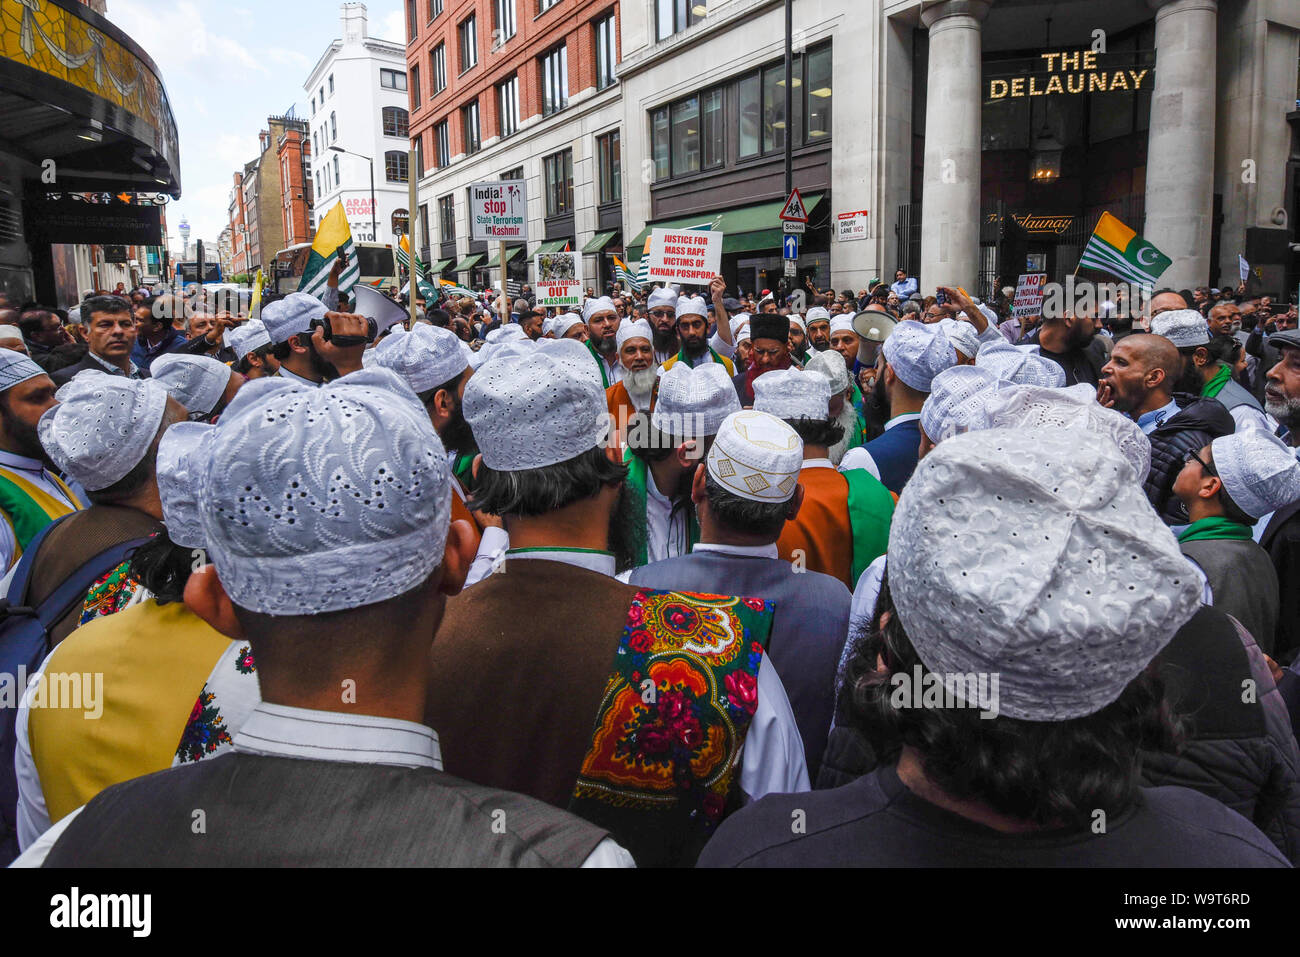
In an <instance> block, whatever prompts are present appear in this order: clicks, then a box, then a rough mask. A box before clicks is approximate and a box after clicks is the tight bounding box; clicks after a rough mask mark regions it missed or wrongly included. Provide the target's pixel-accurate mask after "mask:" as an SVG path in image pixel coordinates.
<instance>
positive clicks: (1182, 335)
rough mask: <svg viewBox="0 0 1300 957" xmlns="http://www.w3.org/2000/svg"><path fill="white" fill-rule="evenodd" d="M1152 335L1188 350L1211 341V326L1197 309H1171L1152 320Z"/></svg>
mask: <svg viewBox="0 0 1300 957" xmlns="http://www.w3.org/2000/svg"><path fill="white" fill-rule="evenodd" d="M1151 333H1152V335H1156V336H1164V337H1165V338H1166V339H1168V340H1169V341H1170V342H1172V343H1173V344H1174V345H1176V346H1177V347H1178V348H1179V349H1187V348H1191V347H1192V346H1203V345H1205V344H1206V343H1207V342H1209V341H1210V324H1209V323H1208V322H1206V321H1205V317H1204V316H1202V315H1201V314H1200V313H1199V312H1197V311H1196V310H1195V309H1171V310H1170V311H1169V312H1162V313H1160V315H1158V316H1153V317H1152V318H1151Z"/></svg>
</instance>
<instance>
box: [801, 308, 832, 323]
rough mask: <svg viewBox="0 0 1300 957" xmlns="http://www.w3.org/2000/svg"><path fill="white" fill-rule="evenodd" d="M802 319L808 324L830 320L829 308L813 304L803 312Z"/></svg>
mask: <svg viewBox="0 0 1300 957" xmlns="http://www.w3.org/2000/svg"><path fill="white" fill-rule="evenodd" d="M803 319H804V322H805V323H807V324H808V325H812V323H814V322H818V321H821V322H830V321H831V313H830V310H829V309H827V308H826V307H825V306H813V307H812V308H811V309H809V310H808V311H807V312H806V313H804V317H803Z"/></svg>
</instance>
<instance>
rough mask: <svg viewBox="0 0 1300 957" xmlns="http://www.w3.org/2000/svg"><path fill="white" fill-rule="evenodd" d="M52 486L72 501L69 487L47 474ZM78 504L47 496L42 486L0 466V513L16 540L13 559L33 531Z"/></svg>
mask: <svg viewBox="0 0 1300 957" xmlns="http://www.w3.org/2000/svg"><path fill="white" fill-rule="evenodd" d="M51 477H52V478H53V479H54V482H55V484H56V485H58V486H59V487H60V488H62V489H63V491H64V492H66V493H67V495H68V499H69V501H72V502H76V501H77V497H76V496H75V495H73V494H72V490H71V489H69V488H68V487H67V486H66V485H64V484H63V483H62V482H61V481H59V479H58V477H57V476H51ZM79 507H80V506H78V505H69V504H68V503H67V502H61V501H59V500H58V499H56V498H55V497H54V496H52V495H50V494H49V493H48V492H46V491H45V490H44V489H42V488H40V487H39V486H37V485H34V484H32V483H31V482H28V481H27V480H26V479H24V478H23V477H22V476H20V475H15V474H13V473H10V472H7V471H5V470H2V469H0V512H3V513H4V514H5V516H7V517H8V519H9V524H10V525H12V526H13V531H14V540H15V541H17V542H18V551H17V552H15V553H14V560H15V561H16V560H17V559H18V556H19V555H21V554H22V552H23V550H24V549H26V548H27V543H28V542H30V541H31V540H32V539H33V538H35V537H36V533H37V532H39V531H40V530H41V529H43V528H44V527H45V526H46V525H48V524H50V522H52V521H54V520H55V519H56V518H60V517H62V516H64V515H67V514H68V513H69V512H75V511H78V509H79Z"/></svg>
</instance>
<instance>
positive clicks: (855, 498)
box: [840, 469, 894, 582]
mask: <svg viewBox="0 0 1300 957" xmlns="http://www.w3.org/2000/svg"><path fill="white" fill-rule="evenodd" d="M840 474H841V475H843V476H844V478H845V480H846V481H847V482H848V483H849V526H850V529H851V530H852V532H853V567H852V571H851V573H850V574H851V575H852V577H853V581H854V582H857V580H858V578H859V577H861V575H862V573H863V572H864V571H866V570H867V566H868V565H870V564H871V563H872V562H874V561H875V560H876V559H877V558H879V557H880V556H881V555H883V554H885V552H886V551H887V550H888V549H889V525H890V522H892V521H893V518H894V496H893V495H892V494H890V491H889V489H887V488H885V486H884V485H882V484H881V483H880V480H879V479H877V478H875V477H874V476H872V474H871V473H870V472H868V471H866V470H865V469H849V470H848V471H847V472H841V473H840Z"/></svg>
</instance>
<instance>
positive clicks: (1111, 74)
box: [988, 50, 1152, 100]
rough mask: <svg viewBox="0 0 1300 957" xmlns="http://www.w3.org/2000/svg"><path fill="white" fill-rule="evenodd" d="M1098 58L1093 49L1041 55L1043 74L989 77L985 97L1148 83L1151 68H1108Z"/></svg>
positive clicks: (1114, 89) (1119, 89) (1123, 89)
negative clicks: (1044, 66) (1043, 63)
mask: <svg viewBox="0 0 1300 957" xmlns="http://www.w3.org/2000/svg"><path fill="white" fill-rule="evenodd" d="M1097 57H1098V54H1097V52H1096V51H1094V50H1075V51H1072V52H1069V53H1064V52H1063V53H1043V54H1040V55H1039V58H1040V59H1041V60H1043V61H1045V63H1046V65H1047V72H1046V73H1030V74H1028V75H1025V76H1015V77H992V78H990V79H989V81H988V84H989V86H988V98H989V99H990V100H1004V99H1008V98H1011V99H1016V98H1019V97H1024V96H1051V95H1053V94H1057V93H1134V92H1136V91H1138V90H1140V89H1142V86H1143V84H1147V85H1150V83H1151V72H1152V71H1151V68H1150V67H1142V68H1140V69H1130V68H1127V67H1117V68H1116V69H1108V68H1107V67H1104V66H1100V65H1098V63H1097Z"/></svg>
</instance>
